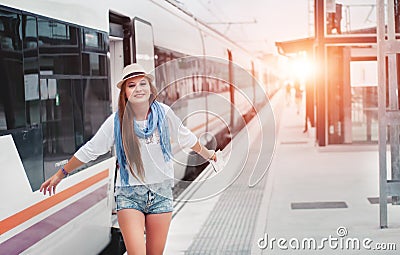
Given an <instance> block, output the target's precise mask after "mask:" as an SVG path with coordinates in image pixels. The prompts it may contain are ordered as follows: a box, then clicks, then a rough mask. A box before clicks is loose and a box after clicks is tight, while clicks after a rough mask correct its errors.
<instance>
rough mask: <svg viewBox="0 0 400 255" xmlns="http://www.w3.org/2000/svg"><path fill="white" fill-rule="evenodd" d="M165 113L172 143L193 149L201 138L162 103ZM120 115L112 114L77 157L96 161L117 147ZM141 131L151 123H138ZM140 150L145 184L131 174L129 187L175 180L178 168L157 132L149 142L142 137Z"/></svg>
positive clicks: (119, 184) (134, 169)
mask: <svg viewBox="0 0 400 255" xmlns="http://www.w3.org/2000/svg"><path fill="white" fill-rule="evenodd" d="M160 104H161V105H162V106H163V107H164V110H165V114H166V116H167V119H168V124H169V133H170V136H171V139H172V141H174V142H175V143H178V145H179V147H180V148H191V147H193V146H194V145H195V144H196V142H197V137H196V136H195V135H194V134H193V133H192V132H191V131H190V130H189V129H188V128H186V127H185V126H184V125H183V124H182V121H181V120H180V119H179V117H178V116H176V114H175V113H174V112H173V110H172V109H171V108H170V107H169V106H167V105H165V104H162V103H160ZM115 114H116V113H113V114H111V115H110V116H109V117H108V118H107V119H106V121H105V122H104V123H103V124H102V125H101V127H100V129H99V130H98V131H97V133H96V134H95V135H94V136H93V138H92V139H91V140H90V141H88V142H87V143H86V144H85V145H83V146H82V147H81V148H80V149H79V150H78V151H77V152H76V153H75V155H74V156H75V157H76V158H77V159H79V160H80V161H81V162H84V163H87V162H89V161H91V160H95V159H96V158H97V157H98V156H100V155H103V154H105V153H107V152H109V151H110V149H111V147H112V146H113V145H114V117H115ZM137 123H138V125H139V127H140V128H145V127H146V125H147V121H146V120H144V121H137ZM139 142H140V145H141V147H140V149H141V155H142V161H143V168H144V173H145V179H144V183H143V182H142V181H139V180H138V179H136V178H135V177H134V176H133V175H132V173H131V172H130V171H129V169H127V171H128V172H129V185H130V186H134V185H143V184H146V185H147V184H156V183H160V184H161V183H163V182H165V181H169V180H171V181H172V180H173V177H174V169H173V160H170V161H169V162H165V160H164V155H163V153H162V150H161V145H160V136H159V134H158V130H157V129H156V130H155V131H154V133H153V135H152V136H151V137H149V138H147V139H142V138H139ZM133 171H134V172H135V174H136V173H137V171H136V167H134V168H133ZM115 185H116V187H117V190H118V187H121V179H120V175H119V171H118V174H117V179H116V184H115Z"/></svg>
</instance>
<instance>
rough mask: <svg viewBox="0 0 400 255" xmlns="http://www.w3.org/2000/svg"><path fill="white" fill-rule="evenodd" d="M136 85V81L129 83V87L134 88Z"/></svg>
mask: <svg viewBox="0 0 400 255" xmlns="http://www.w3.org/2000/svg"><path fill="white" fill-rule="evenodd" d="M135 86H136V84H135V83H129V84H128V87H129V88H134V87H135Z"/></svg>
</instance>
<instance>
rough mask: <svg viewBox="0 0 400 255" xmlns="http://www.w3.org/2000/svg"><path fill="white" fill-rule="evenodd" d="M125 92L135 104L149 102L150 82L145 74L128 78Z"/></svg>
mask: <svg viewBox="0 0 400 255" xmlns="http://www.w3.org/2000/svg"><path fill="white" fill-rule="evenodd" d="M125 93H126V96H127V97H128V100H129V102H131V103H133V104H140V103H149V98H150V94H151V91H150V82H149V80H148V79H147V78H145V77H144V76H137V77H133V78H129V79H127V80H126V87H125Z"/></svg>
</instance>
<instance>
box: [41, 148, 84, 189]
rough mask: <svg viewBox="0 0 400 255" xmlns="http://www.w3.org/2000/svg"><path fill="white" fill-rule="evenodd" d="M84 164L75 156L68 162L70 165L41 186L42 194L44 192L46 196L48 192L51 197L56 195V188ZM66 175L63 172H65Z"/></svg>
mask: <svg viewBox="0 0 400 255" xmlns="http://www.w3.org/2000/svg"><path fill="white" fill-rule="evenodd" d="M83 164H84V163H83V162H82V161H80V160H79V159H77V158H76V157H75V156H72V158H71V159H70V160H69V161H68V163H67V164H66V165H65V166H64V167H63V168H61V169H59V170H58V171H57V172H56V173H55V174H54V175H53V176H52V177H50V178H49V179H47V181H45V182H44V183H43V184H42V186H40V192H42V191H43V193H44V194H45V195H46V191H48V192H49V196H51V195H52V194H53V195H54V194H55V193H56V187H57V185H58V184H59V183H60V182H61V180H62V179H63V178H64V177H65V176H66V175H67V174H69V173H70V172H72V171H73V170H74V169H76V168H78V167H80V166H81V165H83ZM62 169H64V171H65V173H64V172H63V170H62Z"/></svg>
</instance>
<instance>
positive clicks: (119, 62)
mask: <svg viewBox="0 0 400 255" xmlns="http://www.w3.org/2000/svg"><path fill="white" fill-rule="evenodd" d="M123 68H124V59H123V41H122V38H118V37H110V71H111V75H110V79H111V80H110V82H111V97H112V100H111V101H112V110H113V112H116V111H117V109H118V95H119V89H118V88H117V86H115V84H117V82H118V81H119V79H120V78H121V74H122V69H123Z"/></svg>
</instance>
